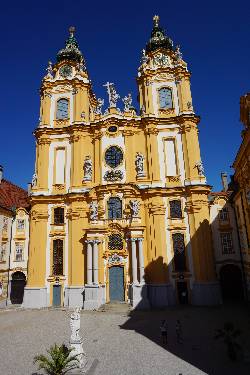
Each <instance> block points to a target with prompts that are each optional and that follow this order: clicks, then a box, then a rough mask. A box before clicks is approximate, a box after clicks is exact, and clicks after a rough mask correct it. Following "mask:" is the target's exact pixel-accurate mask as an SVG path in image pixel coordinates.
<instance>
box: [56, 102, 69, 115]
mask: <svg viewBox="0 0 250 375" xmlns="http://www.w3.org/2000/svg"><path fill="white" fill-rule="evenodd" d="M68 117H69V101H68V99H65V98H62V99H59V100H58V101H57V108H56V119H57V120H65V119H68Z"/></svg>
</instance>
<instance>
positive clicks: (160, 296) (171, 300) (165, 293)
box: [148, 284, 176, 308]
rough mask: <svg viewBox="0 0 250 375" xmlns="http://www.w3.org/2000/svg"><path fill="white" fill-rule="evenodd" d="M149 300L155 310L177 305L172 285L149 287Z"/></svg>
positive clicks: (151, 285) (153, 285)
mask: <svg viewBox="0 0 250 375" xmlns="http://www.w3.org/2000/svg"><path fill="white" fill-rule="evenodd" d="M148 298H149V301H150V305H151V307H153V308H164V307H167V306H173V305H175V303H176V302H175V294H174V288H173V285H172V284H150V285H148Z"/></svg>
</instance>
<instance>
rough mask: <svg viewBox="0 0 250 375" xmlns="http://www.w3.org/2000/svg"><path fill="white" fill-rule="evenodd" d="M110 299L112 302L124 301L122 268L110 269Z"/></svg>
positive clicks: (114, 267)
mask: <svg viewBox="0 0 250 375" xmlns="http://www.w3.org/2000/svg"><path fill="white" fill-rule="evenodd" d="M109 298H110V302H113V301H124V274H123V267H121V266H113V267H110V269H109Z"/></svg>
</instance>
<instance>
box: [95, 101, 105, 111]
mask: <svg viewBox="0 0 250 375" xmlns="http://www.w3.org/2000/svg"><path fill="white" fill-rule="evenodd" d="M103 104H104V99H101V98H98V99H97V106H96V107H95V109H94V113H95V114H96V115H101V114H102V106H103Z"/></svg>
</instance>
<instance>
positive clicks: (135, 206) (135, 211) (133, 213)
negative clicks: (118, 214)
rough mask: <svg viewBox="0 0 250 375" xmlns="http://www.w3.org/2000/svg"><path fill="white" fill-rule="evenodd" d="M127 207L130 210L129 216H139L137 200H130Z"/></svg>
mask: <svg viewBox="0 0 250 375" xmlns="http://www.w3.org/2000/svg"><path fill="white" fill-rule="evenodd" d="M129 207H130V209H131V216H132V218H133V217H138V216H139V210H140V202H139V201H138V200H134V201H132V200H130V201H129Z"/></svg>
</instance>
